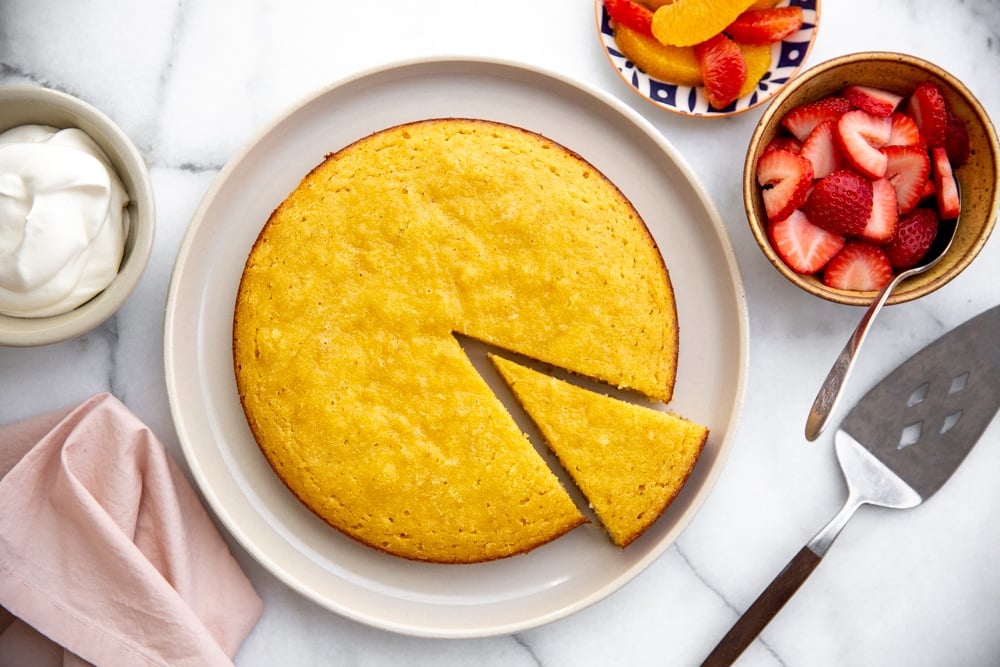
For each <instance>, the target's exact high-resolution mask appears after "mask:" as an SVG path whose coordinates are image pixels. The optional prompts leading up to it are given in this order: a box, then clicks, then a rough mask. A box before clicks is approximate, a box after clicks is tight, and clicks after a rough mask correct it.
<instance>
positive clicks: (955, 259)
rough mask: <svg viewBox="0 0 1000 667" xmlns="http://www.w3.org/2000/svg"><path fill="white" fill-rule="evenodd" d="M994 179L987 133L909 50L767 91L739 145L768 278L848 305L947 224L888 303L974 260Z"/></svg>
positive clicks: (985, 123)
mask: <svg viewBox="0 0 1000 667" xmlns="http://www.w3.org/2000/svg"><path fill="white" fill-rule="evenodd" d="M998 174H1000V146H998V143H997V134H996V130H995V128H994V126H993V124H992V122H991V121H990V118H989V116H988V115H987V113H986V111H985V110H984V109H983V107H982V105H981V104H980V103H979V101H978V100H977V99H976V97H975V96H974V95H973V94H972V92H970V91H969V89H968V88H966V86H965V85H964V84H962V82H961V81H959V80H958V79H957V78H956V77H954V76H953V75H951V74H950V73H948V72H946V71H945V70H943V69H942V68H940V67H938V66H936V65H934V64H932V63H929V62H927V61H925V60H922V59H920V58H917V57H914V56H911V55H907V54H900V53H887V52H866V53H855V54H850V55H845V56H841V57H838V58H834V59H832V60H828V61H826V62H823V63H820V64H819V65H816V66H814V67H812V68H810V69H809V70H806V71H804V72H803V73H801V74H800V75H799V76H798V77H797V78H796V79H795V80H794V81H792V82H791V83H790V84H789V85H788V86H787V87H786V88H785V89H784V90H782V91H781V92H780V93H778V95H776V96H775V97H774V99H773V100H772V101H771V103H770V105H769V106H768V108H767V109H765V111H764V113H763V114H762V115H761V118H760V121H759V122H758V124H757V126H756V128H755V130H754V132H753V135H752V137H751V139H750V144H749V147H748V149H747V155H746V162H745V164H744V173H743V197H744V202H745V205H746V212H747V219H748V221H749V223H750V228H751V230H752V232H753V234H754V237H755V239H756V240H757V243H758V244H759V245H760V247H761V250H763V252H764V254H765V256H766V257H767V259H768V260H769V261H770V262H771V264H772V265H774V267H775V268H777V269H778V271H779V272H781V273H782V274H783V275H784V276H785V277H786V278H787V279H788V280H790V281H791V282H793V283H794V284H796V285H798V286H799V287H801V288H802V289H804V290H806V291H807V292H809V293H811V294H814V295H816V296H819V297H822V298H824V299H827V300H829V301H834V302H837V303H843V304H849V305H857V306H867V305H868V304H870V303H871V301H872V299H873V298H874V297H875V295H876V294H878V292H879V291H880V290H881V289H882V288H883V287H884V286H885V285H886V284H888V283H889V282H890V281H891V280H892V279H893V277H894V276H895V275H897V274H899V273H901V272H903V271H906V270H908V269H910V268H912V267H914V266H918V265H920V264H921V263H923V262H925V261H926V259H927V258H928V257H929V255H930V254H931V253H933V252H934V250H933V249H932V245H933V244H934V241H935V239H936V238H937V235H938V233H939V231H942V230H945V229H950V228H951V222H952V221H955V220H957V221H958V224H957V228H956V229H955V236H954V239H953V240H952V243H951V245H950V247H948V250H947V252H946V253H945V255H944V256H943V257H942V258H941V260H940V261H938V262H937V263H936V264H935V265H934V266H933V267H932V268H931V269H930V270H928V271H926V272H924V273H920V274H918V275H913V276H912V277H907V278H905V279H904V280H902V282H900V284H899V285H898V287H896V288H895V289H894V290H893V292H892V294H891V295H890V296H889V298H888V300H887V303H889V304H894V303H902V302H906V301H911V300H913V299H916V298H918V297H921V296H924V295H926V294H928V293H930V292H933V291H934V290H936V289H938V288H940V287H941V286H943V285H945V284H946V283H948V282H950V281H951V280H952V279H953V278H955V276H957V275H958V274H959V273H960V272H961V271H962V270H963V269H964V268H965V267H966V266H968V265H969V263H970V262H972V260H973V259H975V257H976V255H977V254H978V253H979V251H980V250H981V249H982V247H983V245H984V244H985V243H986V241H987V239H988V238H989V235H990V233H991V232H992V230H993V227H994V225H995V223H996V216H997V208H998V191H997V179H998ZM944 223H948V224H947V225H945V224H944ZM942 233H944V232H943V231H942ZM934 247H935V248H936V247H937V246H934Z"/></svg>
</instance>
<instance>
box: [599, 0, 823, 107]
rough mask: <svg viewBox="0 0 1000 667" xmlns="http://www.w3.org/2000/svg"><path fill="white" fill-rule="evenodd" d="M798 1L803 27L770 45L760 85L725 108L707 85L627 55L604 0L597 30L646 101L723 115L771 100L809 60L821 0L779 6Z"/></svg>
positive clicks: (623, 73) (622, 73)
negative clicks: (674, 79)
mask: <svg viewBox="0 0 1000 667" xmlns="http://www.w3.org/2000/svg"><path fill="white" fill-rule="evenodd" d="M788 5H797V6H799V7H801V8H802V14H803V22H802V28H801V29H800V30H799V31H798V32H796V33H795V34H793V35H790V36H789V37H787V38H786V39H784V40H783V41H781V42H778V43H775V44H773V45H772V46H771V68H770V69H769V70H768V71H767V72H766V73H765V74H764V76H763V78H761V80H760V82H759V83H758V84H757V88H756V89H755V90H754V91H753V92H752V93H750V94H749V95H745V96H743V97H741V98H739V99H738V100H736V101H735V102H733V103H732V104H730V105H729V106H728V107H726V108H725V109H713V108H712V107H710V106H709V104H708V98H707V97H706V96H705V89H704V88H703V87H701V86H696V87H693V88H692V87H691V86H680V85H677V84H675V83H670V82H667V81H660V80H659V79H654V78H653V77H651V76H649V75H648V74H646V73H645V72H643V71H642V70H640V69H639V68H638V67H636V65H635V63H633V62H632V61H631V60H629V59H628V58H626V57H625V56H624V54H622V52H621V51H619V50H618V46H617V45H616V44H615V36H614V30H612V28H611V19H610V17H609V16H608V12H607V10H606V9H605V8H604V0H595V3H594V9H595V16H596V18H597V29H598V34H599V36H600V38H601V44H602V45H603V46H604V53H605V55H606V56H607V57H608V61H609V62H610V63H611V64H612V66H614V68H615V70H616V71H617V72H618V75H619V76H621V78H622V80H623V81H625V83H626V84H628V86H629V87H630V88H631V89H632V90H633V91H635V92H636V93H637V94H638V95H639V96H640V97H642V98H643V99H644V100H646V101H647V102H651V103H653V104H655V105H656V106H658V107H660V108H661V109H666V110H667V111H673V112H675V113H679V114H682V115H685V116H702V117H705V118H721V117H724V116H732V115H734V114H738V113H742V112H744V111H748V110H750V109H753V108H754V107H757V106H760V105H761V104H763V103H764V102H766V101H767V100H769V99H770V98H771V97H772V96H773V95H774V94H775V93H777V92H778V91H779V90H781V88H782V86H784V85H785V84H786V83H788V82H789V81H790V80H791V79H792V77H794V76H795V75H796V74H797V73H798V71H799V70H800V69H801V68H802V65H803V64H804V63H805V61H806V57H807V56H808V55H809V51H810V49H811V48H812V44H813V42H814V41H815V39H816V33H817V30H818V27H819V14H820V0H783V1H782V2H779V3H778V6H788Z"/></svg>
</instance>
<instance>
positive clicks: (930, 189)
mask: <svg viewBox="0 0 1000 667" xmlns="http://www.w3.org/2000/svg"><path fill="white" fill-rule="evenodd" d="M927 164H930V158H928V159H927ZM936 196H937V188H935V187H934V179H933V178H928V179H927V180H926V181H924V189H923V191H922V192H921V193H920V201H921V202H924V201H926V200H928V199H931V198H932V197H936Z"/></svg>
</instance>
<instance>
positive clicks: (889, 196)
mask: <svg viewBox="0 0 1000 667" xmlns="http://www.w3.org/2000/svg"><path fill="white" fill-rule="evenodd" d="M897 222H899V208H898V206H897V204H896V189H895V188H893V187H892V183H890V182H889V180H888V179H885V178H880V179H878V180H877V181H874V182H873V183H872V210H871V213H869V214H868V222H867V223H866V224H865V228H864V229H862V230H861V234H860V236H861V238H863V239H867V240H869V241H872V242H874V243H885V242H886V241H888V240H889V239H891V238H892V237H893V236H894V235H895V234H896V223H897Z"/></svg>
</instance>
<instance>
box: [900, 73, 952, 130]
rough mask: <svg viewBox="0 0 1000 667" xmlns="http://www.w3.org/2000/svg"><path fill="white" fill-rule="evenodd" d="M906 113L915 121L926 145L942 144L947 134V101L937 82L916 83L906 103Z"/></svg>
mask: <svg viewBox="0 0 1000 667" xmlns="http://www.w3.org/2000/svg"><path fill="white" fill-rule="evenodd" d="M906 113H907V115H909V116H910V117H911V118H913V120H914V121H915V122H916V123H917V127H919V128H920V132H921V133H922V134H923V135H924V139H926V140H927V145H928V146H943V145H944V142H945V138H946V137H947V135H948V103H947V102H946V101H945V99H944V94H943V93H942V92H941V89H940V88H939V87H938V86H937V84H935V83H933V82H931V81H924V82H922V83H920V84H918V85H917V87H916V88H915V89H914V90H913V94H912V95H910V101H909V103H907V105H906Z"/></svg>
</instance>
